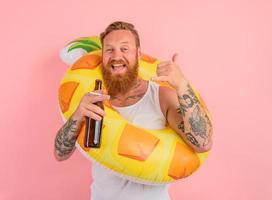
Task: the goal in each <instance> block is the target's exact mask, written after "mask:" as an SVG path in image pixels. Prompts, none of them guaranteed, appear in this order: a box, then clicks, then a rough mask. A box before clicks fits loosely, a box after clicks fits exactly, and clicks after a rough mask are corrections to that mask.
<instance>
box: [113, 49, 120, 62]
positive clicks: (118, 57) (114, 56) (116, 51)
mask: <svg viewBox="0 0 272 200" xmlns="http://www.w3.org/2000/svg"><path fill="white" fill-rule="evenodd" d="M121 58H122V52H121V51H120V50H114V52H113V54H112V59H115V60H119V59H121Z"/></svg>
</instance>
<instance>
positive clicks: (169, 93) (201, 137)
mask: <svg viewBox="0 0 272 200" xmlns="http://www.w3.org/2000/svg"><path fill="white" fill-rule="evenodd" d="M160 100H161V106H162V110H163V112H164V113H165V116H166V119H167V121H168V123H169V125H170V127H171V128H173V129H174V130H175V131H176V132H177V133H179V134H180V135H181V137H182V138H183V139H184V141H185V142H186V143H187V144H188V145H189V146H191V147H192V148H193V149H194V150H195V151H197V152H205V151H208V150H210V148H211V146H212V124H211V122H210V119H209V118H208V116H207V113H206V112H205V110H204V109H203V108H202V106H201V104H200V103H199V100H198V99H197V97H196V96H195V94H194V92H193V90H192V88H191V87H190V85H189V84H187V85H186V86H185V87H184V89H183V90H182V91H177V92H175V91H174V90H171V89H169V88H166V87H161V88H160Z"/></svg>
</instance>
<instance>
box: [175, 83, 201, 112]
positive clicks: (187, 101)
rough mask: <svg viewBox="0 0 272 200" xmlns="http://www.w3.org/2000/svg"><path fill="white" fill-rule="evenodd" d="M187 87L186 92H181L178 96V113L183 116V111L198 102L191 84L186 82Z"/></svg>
mask: <svg viewBox="0 0 272 200" xmlns="http://www.w3.org/2000/svg"><path fill="white" fill-rule="evenodd" d="M187 87H188V90H187V93H185V94H183V95H182V96H178V100H179V108H178V113H179V114H181V115H182V116H183V117H184V116H185V112H187V111H188V109H190V108H192V107H193V106H194V105H195V104H197V103H198V102H199V101H198V99H197V97H196V95H195V94H194V92H193V89H192V88H191V86H190V85H189V84H188V85H187Z"/></svg>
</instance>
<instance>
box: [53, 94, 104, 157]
mask: <svg viewBox="0 0 272 200" xmlns="http://www.w3.org/2000/svg"><path fill="white" fill-rule="evenodd" d="M96 92H99V93H101V95H99V96H97V95H93V94H90V93H87V94H85V95H84V96H83V97H82V99H81V101H80V103H79V105H78V107H77V109H76V111H75V112H74V113H73V115H72V116H71V118H70V119H69V120H68V121H67V122H66V123H65V124H64V125H63V126H62V127H61V129H60V130H59V131H58V133H57V135H56V138H55V149H54V153H55V157H56V159H57V160H59V161H62V160H66V159H68V158H69V157H70V156H71V155H72V153H73V152H74V150H75V144H76V140H77V137H78V134H79V132H80V129H81V126H82V123H83V121H84V120H85V117H86V116H87V117H90V118H92V119H94V120H101V119H102V117H103V116H104V115H105V112H104V110H102V109H101V108H100V107H99V106H97V105H95V104H94V103H96V102H98V101H105V100H108V99H109V96H108V95H105V94H103V93H102V91H96Z"/></svg>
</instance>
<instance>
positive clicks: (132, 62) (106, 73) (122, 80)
mask: <svg viewBox="0 0 272 200" xmlns="http://www.w3.org/2000/svg"><path fill="white" fill-rule="evenodd" d="M139 53H140V52H139V49H138V48H137V47H136V41H135V37H134V35H133V34H132V33H131V32H130V31H128V30H116V31H113V32H111V33H109V34H108V35H107V36H106V37H105V38H104V44H103V50H102V57H103V60H102V64H103V68H102V69H103V70H102V71H103V77H104V80H105V83H106V86H107V88H108V90H109V93H112V94H117V93H125V92H127V91H128V89H129V88H130V87H131V85H132V84H133V82H134V81H135V80H136V79H137V75H138V55H139Z"/></svg>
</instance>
